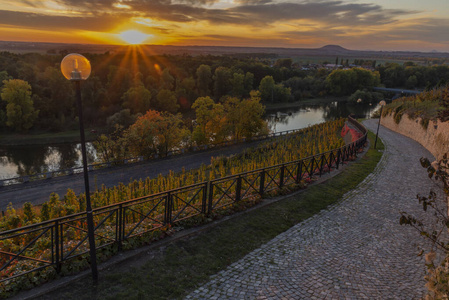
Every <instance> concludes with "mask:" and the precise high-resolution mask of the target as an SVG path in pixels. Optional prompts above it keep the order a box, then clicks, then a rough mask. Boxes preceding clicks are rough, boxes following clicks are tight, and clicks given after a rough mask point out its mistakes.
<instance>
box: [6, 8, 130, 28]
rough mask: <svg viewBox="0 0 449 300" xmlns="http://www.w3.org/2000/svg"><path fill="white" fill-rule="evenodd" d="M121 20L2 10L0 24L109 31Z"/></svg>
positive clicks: (116, 17) (106, 16) (104, 17)
mask: <svg viewBox="0 0 449 300" xmlns="http://www.w3.org/2000/svg"><path fill="white" fill-rule="evenodd" d="M121 18H122V17H120V16H118V15H116V16H112V15H109V14H106V15H102V16H101V17H100V18H98V17H95V18H94V17H66V16H48V15H44V14H35V13H26V12H14V11H7V10H0V24H2V25H8V26H16V27H22V28H33V29H45V30H55V31H61V30H64V29H67V30H69V29H70V30H73V29H77V30H91V31H109V30H111V29H113V28H114V27H115V26H116V24H117V22H118V21H120V20H121Z"/></svg>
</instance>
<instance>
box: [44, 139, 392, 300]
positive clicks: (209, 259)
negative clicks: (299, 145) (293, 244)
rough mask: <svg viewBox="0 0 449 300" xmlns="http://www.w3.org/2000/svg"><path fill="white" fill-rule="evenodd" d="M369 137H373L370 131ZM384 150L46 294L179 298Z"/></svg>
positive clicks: (307, 213) (350, 183) (349, 181)
mask: <svg viewBox="0 0 449 300" xmlns="http://www.w3.org/2000/svg"><path fill="white" fill-rule="evenodd" d="M370 140H371V141H373V140H374V135H373V134H372V133H370ZM379 148H381V149H383V145H382V144H381V145H380V146H379V144H378V149H379ZM381 156H382V153H381V152H378V151H377V150H374V149H372V145H371V149H370V150H369V151H368V152H367V154H366V155H365V156H364V157H363V158H362V159H360V160H358V161H357V162H355V163H354V164H352V165H350V166H349V167H348V168H346V169H345V170H344V171H343V172H342V173H341V174H339V175H338V176H335V177H333V178H331V179H329V180H328V181H326V183H324V184H319V185H315V186H310V187H309V188H307V189H306V190H305V191H304V192H302V193H299V194H296V195H294V196H290V197H288V198H286V199H285V200H281V201H279V202H277V203H275V204H273V205H270V206H266V207H262V208H260V209H257V210H254V211H251V212H249V213H247V214H243V215H241V216H239V217H237V218H233V219H231V220H229V221H226V222H223V223H222V224H220V225H218V226H216V227H213V228H211V229H209V230H206V231H204V232H202V233H201V234H199V235H198V236H196V237H193V238H190V239H186V240H178V241H176V242H174V243H172V244H170V245H169V246H168V247H166V248H165V249H161V250H160V251H154V253H153V255H151V256H150V255H148V256H149V257H146V258H144V259H142V258H141V259H139V260H137V261H131V262H125V263H124V264H123V265H119V266H117V267H116V268H114V269H112V270H107V271H103V272H101V273H100V280H99V283H98V285H97V286H96V287H93V286H92V282H91V278H90V277H87V278H84V279H82V280H80V281H78V282H76V283H74V284H71V285H70V287H69V288H64V289H60V290H58V291H55V292H53V293H51V294H49V295H46V296H45V297H43V298H44V299H66V300H69V299H77V300H78V299H94V298H99V299H124V298H126V299H167V298H181V297H183V296H185V295H186V294H188V293H189V292H190V291H192V290H193V289H195V288H197V287H199V286H200V285H201V284H203V283H205V282H207V280H208V278H209V276H210V275H212V274H215V273H217V272H218V271H220V270H222V269H224V268H226V267H227V266H228V265H230V264H231V263H233V262H235V261H237V260H239V259H240V258H242V257H243V256H245V255H246V254H247V253H249V252H251V251H253V250H255V249H257V248H258V247H260V246H261V245H262V244H264V243H266V242H267V241H269V240H270V239H272V238H274V237H275V236H276V235H278V234H280V233H282V232H283V231H285V230H287V229H288V228H290V227H292V226H293V225H295V224H297V223H299V222H301V221H303V220H305V219H307V218H309V217H311V216H312V215H314V214H316V213H318V212H319V211H320V210H322V209H324V208H326V207H327V206H328V205H330V204H332V203H335V202H337V201H339V200H340V199H341V197H342V196H343V194H345V193H346V192H348V191H350V190H352V189H354V188H355V187H356V186H357V185H358V184H359V183H360V182H361V181H363V179H364V178H365V177H366V176H367V175H369V174H370V173H371V172H372V171H373V170H374V168H375V167H376V165H377V163H378V161H379V160H380V158H381ZM129 265H131V267H129Z"/></svg>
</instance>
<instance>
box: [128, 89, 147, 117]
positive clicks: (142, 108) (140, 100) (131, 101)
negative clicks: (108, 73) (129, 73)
mask: <svg viewBox="0 0 449 300" xmlns="http://www.w3.org/2000/svg"><path fill="white" fill-rule="evenodd" d="M151 97H152V95H151V92H150V91H149V90H147V89H146V88H145V86H143V85H138V86H134V87H131V88H130V89H129V90H128V91H126V93H125V94H123V96H122V101H123V107H124V108H127V109H129V110H130V111H131V112H132V113H133V114H137V113H144V112H146V111H147V110H148V109H150V105H151Z"/></svg>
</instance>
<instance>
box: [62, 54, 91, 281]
mask: <svg viewBox="0 0 449 300" xmlns="http://www.w3.org/2000/svg"><path fill="white" fill-rule="evenodd" d="M61 71H62V74H63V75H64V77H65V78H67V79H68V80H70V81H73V82H74V83H75V90H76V102H77V106H78V118H79V122H80V137H81V153H82V156H83V168H84V189H85V193H86V213H87V234H88V236H89V254H90V261H91V265H90V266H91V270H92V278H93V280H94V282H97V280H98V270H97V256H96V251H95V236H94V219H93V215H92V205H91V203H90V192H89V173H88V170H87V155H86V140H85V137H84V124H83V107H82V103H81V87H80V83H81V80H86V79H87V78H88V77H89V75H90V71H91V68H90V62H89V60H88V59H87V58H85V57H84V56H82V55H80V54H75V53H72V54H69V55H67V56H66V57H64V58H63V60H62V62H61Z"/></svg>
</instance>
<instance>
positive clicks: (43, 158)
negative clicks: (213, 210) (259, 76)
mask: <svg viewBox="0 0 449 300" xmlns="http://www.w3.org/2000/svg"><path fill="white" fill-rule="evenodd" d="M375 109H377V107H375V104H371V103H350V102H346V101H338V102H331V103H326V104H320V105H304V106H301V107H294V108H286V109H279V110H268V111H267V112H266V120H267V121H268V124H269V126H270V129H271V130H272V131H274V132H280V131H285V130H292V129H300V128H304V127H307V126H309V125H313V124H317V123H322V122H326V121H329V120H333V119H335V118H339V117H347V116H348V115H349V114H354V115H356V116H357V117H365V118H368V117H369V116H370V114H371V113H372V112H374V111H375ZM87 151H88V161H89V163H92V162H94V161H95V160H96V157H97V156H96V153H95V149H94V147H93V146H92V144H90V143H89V144H88V145H87ZM81 166H82V161H81V147H80V144H57V145H31V146H3V147H0V179H8V178H14V177H18V176H24V175H29V174H35V173H45V172H49V171H55V170H61V169H68V168H72V167H81Z"/></svg>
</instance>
